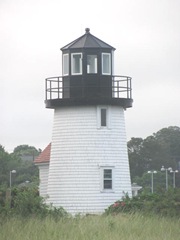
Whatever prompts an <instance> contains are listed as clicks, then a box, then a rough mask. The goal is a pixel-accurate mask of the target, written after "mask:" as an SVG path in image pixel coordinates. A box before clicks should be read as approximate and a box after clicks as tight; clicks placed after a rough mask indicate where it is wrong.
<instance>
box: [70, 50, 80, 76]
mask: <svg viewBox="0 0 180 240" xmlns="http://www.w3.org/2000/svg"><path fill="white" fill-rule="evenodd" d="M75 55H80V56H81V57H80V59H79V60H80V62H79V66H80V69H79V72H75V71H74V70H75V69H74V56H75ZM71 74H72V75H80V74H82V53H71Z"/></svg>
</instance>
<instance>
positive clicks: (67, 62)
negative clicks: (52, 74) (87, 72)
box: [63, 54, 69, 76]
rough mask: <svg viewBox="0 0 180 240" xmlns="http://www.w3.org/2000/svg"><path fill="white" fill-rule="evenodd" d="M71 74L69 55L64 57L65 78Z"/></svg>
mask: <svg viewBox="0 0 180 240" xmlns="http://www.w3.org/2000/svg"><path fill="white" fill-rule="evenodd" d="M68 74H69V55H68V54H64V55H63V76H64V75H68Z"/></svg>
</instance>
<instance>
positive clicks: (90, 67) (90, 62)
mask: <svg viewBox="0 0 180 240" xmlns="http://www.w3.org/2000/svg"><path fill="white" fill-rule="evenodd" d="M87 73H88V74H89V73H97V55H87Z"/></svg>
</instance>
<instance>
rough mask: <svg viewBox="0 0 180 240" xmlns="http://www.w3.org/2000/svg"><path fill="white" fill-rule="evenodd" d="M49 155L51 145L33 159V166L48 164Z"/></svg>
mask: <svg viewBox="0 0 180 240" xmlns="http://www.w3.org/2000/svg"><path fill="white" fill-rule="evenodd" d="M50 153H51V143H49V145H48V146H47V147H46V148H45V149H44V150H43V151H42V152H41V153H40V155H39V156H38V157H37V158H36V159H35V161H34V163H35V164H41V163H49V161H50Z"/></svg>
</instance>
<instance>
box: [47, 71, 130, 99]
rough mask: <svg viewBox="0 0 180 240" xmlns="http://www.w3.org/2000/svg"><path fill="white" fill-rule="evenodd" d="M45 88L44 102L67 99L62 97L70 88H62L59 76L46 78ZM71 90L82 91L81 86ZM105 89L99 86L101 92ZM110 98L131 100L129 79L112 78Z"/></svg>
mask: <svg viewBox="0 0 180 240" xmlns="http://www.w3.org/2000/svg"><path fill="white" fill-rule="evenodd" d="M95 87H96V86H95ZM45 88H46V96H45V98H46V100H52V99H63V98H67V97H64V93H65V92H66V90H69V89H70V88H71V87H65V86H63V77H62V76H59V77H50V78H46V86H45ZM72 88H82V91H84V89H83V87H82V86H73V87H72ZM87 88H88V87H87ZM91 88H92V86H91ZM105 88H107V87H103V86H101V89H102V90H103V89H105ZM82 95H83V94H82ZM112 98H126V99H132V86H131V77H127V76H118V75H116V76H112Z"/></svg>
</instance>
